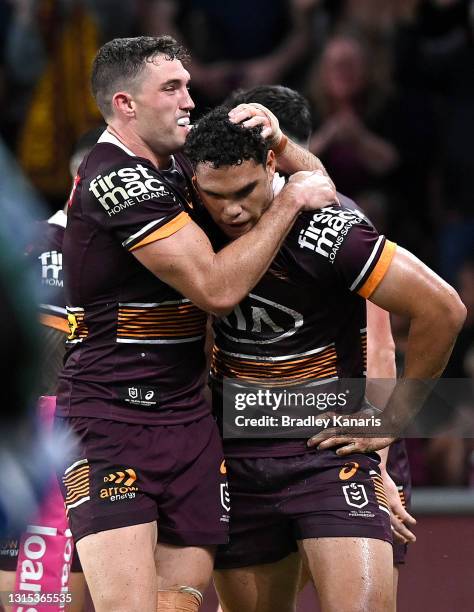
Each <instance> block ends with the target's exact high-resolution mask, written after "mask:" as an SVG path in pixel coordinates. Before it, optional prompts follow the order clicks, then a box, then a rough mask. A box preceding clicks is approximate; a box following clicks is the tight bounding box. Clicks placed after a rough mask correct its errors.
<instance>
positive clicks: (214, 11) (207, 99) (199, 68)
mask: <svg viewBox="0 0 474 612" xmlns="http://www.w3.org/2000/svg"><path fill="white" fill-rule="evenodd" d="M318 4H319V0H239V2H236V3H228V2H213V1H212V0H192V1H191V0H180V1H179V2H178V1H174V0H152V1H151V2H148V3H147V4H146V5H145V7H146V8H145V9H144V12H143V24H144V26H143V28H144V32H143V33H144V34H150V35H153V36H159V35H162V34H171V35H172V36H173V37H174V38H176V39H177V40H179V41H180V42H182V43H183V44H185V45H186V47H187V48H189V49H190V51H191V54H192V57H193V61H192V68H191V72H192V75H193V81H192V87H193V97H194V98H195V99H196V102H197V105H198V108H199V107H200V108H201V109H204V108H203V107H205V106H207V105H211V104H215V103H216V102H220V101H222V99H223V98H224V97H225V96H226V95H227V94H228V93H229V92H230V91H231V90H232V89H235V88H236V87H253V86H255V85H260V84H262V83H278V82H283V83H285V82H287V81H288V79H291V78H293V79H294V78H295V73H296V75H299V71H300V70H301V69H302V64H303V61H304V60H305V59H306V60H307V59H308V58H309V53H310V51H311V48H312V47H311V44H312V41H311V19H310V16H311V15H312V13H313V11H314V9H315V8H316V7H317V6H318ZM290 73H291V75H290ZM296 78H297V77H296Z"/></svg>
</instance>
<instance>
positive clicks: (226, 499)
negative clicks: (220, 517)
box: [221, 482, 230, 512]
mask: <svg viewBox="0 0 474 612" xmlns="http://www.w3.org/2000/svg"><path fill="white" fill-rule="evenodd" d="M221 505H222V507H223V508H224V510H227V512H230V495H229V485H228V484H227V483H226V482H224V483H222V484H221Z"/></svg>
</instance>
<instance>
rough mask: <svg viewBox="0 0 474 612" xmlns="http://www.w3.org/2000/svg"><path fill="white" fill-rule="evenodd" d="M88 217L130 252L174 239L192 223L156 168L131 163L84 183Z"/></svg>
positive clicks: (97, 175)
mask: <svg viewBox="0 0 474 612" xmlns="http://www.w3.org/2000/svg"><path fill="white" fill-rule="evenodd" d="M81 191H82V199H83V202H84V207H85V209H86V210H87V213H88V214H89V215H90V216H91V217H92V218H93V219H94V222H95V223H98V224H99V225H100V226H101V227H103V228H104V229H106V230H107V231H108V232H109V233H111V234H113V235H114V236H115V237H116V238H117V239H118V240H119V241H120V242H121V244H122V245H123V247H124V248H126V249H127V250H129V251H133V250H134V249H138V248H139V247H142V246H144V245H146V244H149V243H151V242H154V241H156V240H161V239H163V238H167V237H168V236H171V235H172V234H174V233H175V232H177V231H178V230H180V229H181V228H182V227H184V226H185V225H186V224H187V223H189V222H190V221H191V218H190V216H189V215H188V213H187V212H186V210H185V209H184V206H183V204H182V203H181V202H180V201H179V199H178V198H177V196H176V195H175V194H174V193H173V191H172V189H171V188H170V186H169V185H168V184H167V183H165V182H164V181H163V179H162V178H161V177H160V175H159V174H158V173H157V172H155V171H154V170H153V167H152V166H151V165H148V164H144V163H143V160H137V159H133V158H132V159H130V160H125V161H123V162H121V163H119V164H115V165H114V166H112V167H110V168H108V169H107V170H106V171H105V172H102V173H92V175H91V177H90V178H89V177H88V178H87V180H85V181H84V182H83V183H82V190H81Z"/></svg>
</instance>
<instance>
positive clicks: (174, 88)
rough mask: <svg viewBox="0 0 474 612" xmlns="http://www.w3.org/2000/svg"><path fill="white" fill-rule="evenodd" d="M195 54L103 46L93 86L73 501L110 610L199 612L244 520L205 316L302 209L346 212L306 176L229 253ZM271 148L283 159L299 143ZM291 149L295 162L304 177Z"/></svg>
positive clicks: (80, 213) (249, 275) (76, 295)
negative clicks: (225, 496) (202, 182)
mask: <svg viewBox="0 0 474 612" xmlns="http://www.w3.org/2000/svg"><path fill="white" fill-rule="evenodd" d="M185 57H186V56H185V53H184V51H183V50H182V48H181V47H179V46H178V45H177V44H176V42H175V41H174V40H173V39H172V38H170V37H166V36H165V37H157V38H152V37H139V38H129V39H115V40H113V41H111V42H109V43H107V44H105V45H104V46H103V47H102V48H101V49H100V50H99V51H98V53H97V56H96V58H95V60H94V64H93V70H92V90H93V94H94V96H95V99H96V101H97V104H98V107H99V109H100V111H101V112H102V114H103V116H104V119H105V120H106V123H107V126H108V127H107V130H106V131H105V132H104V133H103V135H102V136H101V137H100V138H99V141H98V143H97V145H96V146H95V147H94V149H93V150H92V151H91V153H90V154H89V155H88V156H87V157H86V158H85V160H84V161H83V163H82V164H81V167H80V168H79V171H78V175H77V177H76V179H75V186H74V189H73V192H72V194H71V197H70V201H69V210H68V224H67V228H66V233H65V237H64V243H63V258H64V259H63V265H64V271H65V279H66V298H67V304H68V307H67V311H68V321H69V325H70V334H69V336H68V347H69V348H68V351H67V354H66V358H65V365H64V369H63V371H62V374H61V376H60V384H59V389H58V397H57V415H58V417H57V422H58V426H62V427H65V426H67V427H69V428H71V429H72V430H73V431H74V433H75V434H76V436H77V438H78V449H77V452H76V453H75V454H74V456H71V457H70V458H69V460H68V462H67V465H65V466H64V470H63V473H62V474H61V480H62V490H63V495H64V497H65V502H66V508H67V512H68V516H69V522H70V526H71V531H72V533H73V536H74V539H75V541H76V542H77V549H78V551H79V556H80V559H81V563H82V566H83V569H84V573H85V576H86V579H87V583H88V586H89V589H90V591H91V595H92V599H93V602H94V606H95V609H96V612H102V611H107V612H108V611H109V610H114V612H120V611H121V610H143V611H145V612H148V611H151V610H156V609H157V606H158V609H159V610H178V609H184V608H186V610H197V609H198V607H199V605H200V602H201V600H202V595H201V592H202V590H203V589H204V588H205V586H206V585H207V583H208V580H209V578H210V575H211V572H212V567H213V556H214V548H215V546H216V545H217V544H220V543H224V542H225V541H226V540H227V524H228V514H227V509H226V507H227V503H223V502H222V501H221V492H222V490H223V489H222V488H224V489H225V487H226V486H227V485H226V476H225V473H224V469H223V467H222V460H223V455H222V445H221V441H220V438H219V433H218V430H217V428H216V425H215V422H214V419H213V417H212V415H211V413H210V408H209V406H208V404H207V403H206V400H205V397H204V379H205V355H204V350H203V346H204V336H205V329H206V317H207V315H206V312H215V313H225V312H228V311H230V310H231V309H232V308H233V306H234V305H236V304H237V303H238V302H239V301H240V300H241V299H243V297H244V296H245V295H247V293H248V292H249V290H250V289H251V288H252V287H253V286H254V285H255V284H256V282H258V280H259V279H260V277H261V276H262V274H263V273H264V272H265V270H266V268H267V267H268V265H269V263H270V262H271V260H272V259H273V257H274V255H275V253H276V252H277V251H278V248H279V246H280V245H281V243H282V240H283V239H284V236H285V235H286V233H287V232H288V230H289V228H290V227H291V225H292V223H293V221H294V219H295V218H296V216H297V214H298V213H299V212H300V211H301V210H303V209H307V208H308V209H311V208H317V207H321V206H324V205H327V204H328V203H329V202H331V201H334V200H335V190H334V186H333V185H332V183H331V181H330V180H328V178H327V177H325V176H324V175H322V173H320V172H313V173H308V172H303V173H297V174H295V175H294V176H293V177H292V179H291V180H290V181H289V184H288V186H287V188H286V189H285V190H283V191H282V193H281V195H280V196H279V197H278V198H277V199H276V200H275V204H274V205H272V206H271V207H269V209H268V210H267V211H266V212H265V214H264V215H262V216H261V219H260V220H259V223H257V224H256V225H255V227H253V228H252V231H250V232H249V233H248V234H246V235H245V236H243V237H242V239H240V240H237V241H235V242H234V243H233V244H231V245H229V246H228V247H226V248H225V249H223V250H222V251H220V252H219V253H218V254H216V253H215V252H214V251H213V249H212V247H211V244H210V242H209V240H208V238H207V237H206V235H205V233H204V232H203V230H202V229H201V228H200V227H199V225H198V224H197V223H196V220H199V219H198V216H199V214H198V213H199V203H198V201H197V199H196V194H195V192H194V189H193V186H192V181H191V178H192V168H191V166H190V164H189V162H188V161H187V160H186V158H185V157H184V156H183V155H181V154H179V150H180V148H181V147H182V146H183V145H184V142H185V138H186V136H187V134H188V132H189V130H190V127H189V124H190V112H191V110H192V109H193V107H194V104H193V101H192V99H191V97H190V94H189V91H188V84H189V80H190V75H189V73H188V71H187V70H186V69H185V68H184V67H183V64H182V61H181V60H184V59H185ZM272 144H273V146H275V147H276V152H277V153H280V151H279V148H283V147H282V146H280V145H282V144H283V145H284V144H285V141H283V143H281V142H280V139H279V138H278V139H277V140H275V141H274V142H273V143H272ZM289 154H290V155H291V147H289V148H288V147H285V151H284V152H281V154H280V155H279V157H280V158H281V160H282V161H286V163H290V165H292V164H291V159H289ZM294 162H295V163H294V164H293V167H292V169H293V170H294V171H297V170H299V169H300V168H299V166H298V163H299V162H298V159H297V158H295V160H294ZM305 168H307V166H305ZM318 168H319V164H317V165H315V169H318ZM241 197H242V198H243V200H244V201H245V199H246V194H245V193H244V192H243V193H242V194H241ZM157 521H158V525H157ZM157 600H158V601H157Z"/></svg>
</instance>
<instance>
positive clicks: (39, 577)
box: [13, 397, 74, 612]
mask: <svg viewBox="0 0 474 612" xmlns="http://www.w3.org/2000/svg"><path fill="white" fill-rule="evenodd" d="M55 406H56V398H55V397H40V399H39V402H38V413H39V415H40V418H41V420H42V422H43V423H44V426H45V428H46V429H47V430H48V429H51V427H52V422H53V418H54V410H55ZM73 548H74V544H73V540H72V537H71V532H70V530H69V528H68V523H67V518H66V513H65V510H64V502H63V498H62V496H61V492H60V490H59V486H58V483H57V480H56V476H54V477H52V478H51V483H50V487H49V493H48V495H47V496H46V497H45V500H44V502H43V504H42V506H41V508H40V510H39V512H38V514H37V516H36V517H34V519H33V520H32V521H31V524H30V525H28V527H27V528H26V531H25V533H24V534H23V536H22V538H21V542H20V549H19V553H18V566H17V571H16V582H15V592H16V594H19V595H20V596H23V595H24V596H25V599H24V600H23V601H25V602H27V601H32V602H38V603H25V604H23V605H16V607H14V608H13V610H14V612H36V611H37V612H42V611H48V612H56V611H59V610H64V607H65V602H66V601H67V599H68V598H67V593H68V583H69V575H70V571H71V560H72V553H73ZM28 595H31V599H30V600H29V599H28Z"/></svg>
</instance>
